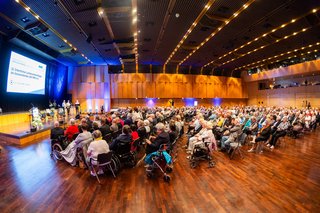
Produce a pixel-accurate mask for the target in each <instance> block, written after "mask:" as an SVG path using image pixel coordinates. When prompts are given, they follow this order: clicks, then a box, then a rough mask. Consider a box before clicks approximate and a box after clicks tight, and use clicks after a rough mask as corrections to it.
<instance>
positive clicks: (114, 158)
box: [112, 154, 121, 170]
mask: <svg viewBox="0 0 320 213" xmlns="http://www.w3.org/2000/svg"><path fill="white" fill-rule="evenodd" d="M112 160H113V161H114V162H115V165H116V166H117V168H118V170H120V169H121V162H120V159H119V157H118V156H117V155H115V154H113V155H112Z"/></svg>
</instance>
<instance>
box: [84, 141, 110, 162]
mask: <svg viewBox="0 0 320 213" xmlns="http://www.w3.org/2000/svg"><path fill="white" fill-rule="evenodd" d="M108 152H110V149H109V145H108V143H107V142H106V141H105V140H97V141H93V142H91V143H90V145H89V148H88V152H87V153H88V155H89V153H91V155H90V156H89V157H90V158H93V159H94V160H97V157H98V155H99V154H102V153H108Z"/></svg>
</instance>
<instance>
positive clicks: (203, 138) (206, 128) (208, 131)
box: [187, 121, 215, 159]
mask: <svg viewBox="0 0 320 213" xmlns="http://www.w3.org/2000/svg"><path fill="white" fill-rule="evenodd" d="M201 131H202V132H201V134H199V135H197V137H196V140H193V141H192V142H191V141H190V143H189V147H188V154H192V153H193V150H194V147H195V146H196V145H198V144H203V145H204V142H209V143H211V142H213V141H214V142H215V139H214V135H213V132H212V123H211V122H210V121H205V122H204V123H203V129H202V130H201ZM187 158H188V159H190V158H191V155H190V156H187Z"/></svg>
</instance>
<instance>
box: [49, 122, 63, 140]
mask: <svg viewBox="0 0 320 213" xmlns="http://www.w3.org/2000/svg"><path fill="white" fill-rule="evenodd" d="M63 135H64V130H63V128H61V127H60V126H59V122H58V121H55V122H54V127H53V128H52V129H51V133H50V139H51V140H58V138H59V136H63Z"/></svg>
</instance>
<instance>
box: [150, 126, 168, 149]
mask: <svg viewBox="0 0 320 213" xmlns="http://www.w3.org/2000/svg"><path fill="white" fill-rule="evenodd" d="M164 130H165V126H164V124H163V123H158V124H157V125H156V135H157V136H151V137H150V139H146V143H147V144H148V145H147V148H146V155H148V154H150V153H152V152H155V151H157V150H159V148H160V146H161V144H167V143H169V142H170V136H169V133H167V132H165V131H164Z"/></svg>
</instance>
